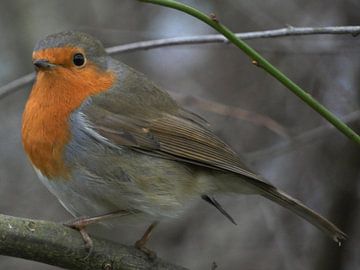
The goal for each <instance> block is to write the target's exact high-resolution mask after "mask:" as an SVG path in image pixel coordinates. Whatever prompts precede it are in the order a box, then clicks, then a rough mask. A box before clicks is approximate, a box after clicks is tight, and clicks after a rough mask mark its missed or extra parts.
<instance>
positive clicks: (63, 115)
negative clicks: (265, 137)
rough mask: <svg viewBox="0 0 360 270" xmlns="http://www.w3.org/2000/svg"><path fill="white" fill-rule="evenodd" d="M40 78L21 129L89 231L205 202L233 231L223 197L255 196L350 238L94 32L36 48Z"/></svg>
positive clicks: (74, 224)
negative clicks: (249, 161)
mask: <svg viewBox="0 0 360 270" xmlns="http://www.w3.org/2000/svg"><path fill="white" fill-rule="evenodd" d="M32 63H33V65H34V66H35V70H36V79H35V82H34V84H33V86H32V90H31V93H30V96H29V98H28V100H27V102H26V105H25V109H24V112H23V120H22V131H21V132H22V143H23V146H24V150H25V153H26V155H27V156H28V158H29V160H30V162H31V164H32V166H33V167H34V170H35V172H36V173H37V175H38V177H39V178H40V180H41V181H42V183H43V184H44V185H45V186H46V187H47V188H48V189H49V191H50V192H51V193H53V194H54V195H55V196H56V197H57V199H58V200H59V201H60V203H61V204H62V206H63V207H64V208H65V209H66V210H67V211H68V212H70V213H71V214H72V215H73V217H74V219H73V220H72V221H70V222H67V223H65V225H67V226H69V227H71V228H74V229H77V230H78V231H79V232H80V233H81V235H82V237H83V239H84V241H85V245H86V247H87V248H88V249H91V248H92V240H91V237H90V236H89V235H88V234H87V232H86V227H87V226H88V225H90V224H93V223H98V222H104V221H106V219H108V218H115V217H116V218H119V219H122V218H123V219H124V220H125V219H129V220H131V222H135V223H136V222H138V220H141V219H143V220H145V221H148V222H149V223H150V222H151V225H150V226H149V227H148V229H147V230H146V232H145V233H144V235H143V236H142V237H141V238H140V239H139V240H138V241H136V242H135V246H136V247H137V248H139V249H140V250H142V251H144V252H146V253H147V254H150V253H151V250H150V249H148V248H147V247H146V244H147V242H148V240H149V239H150V236H151V233H152V231H153V229H154V228H155V227H156V225H157V224H158V222H161V221H162V220H164V219H167V218H176V217H178V216H180V215H181V214H182V213H183V212H184V211H185V210H186V209H188V208H187V205H188V203H189V201H193V200H196V199H203V200H205V201H206V202H208V203H209V204H211V205H212V206H214V207H215V208H217V209H218V210H219V211H220V212H221V213H222V214H223V215H224V216H225V217H227V218H228V219H229V220H230V221H231V222H233V223H235V221H234V219H233V218H232V217H231V216H230V214H228V213H227V212H226V210H225V209H224V208H223V207H222V206H221V204H220V203H219V202H218V201H217V200H216V199H215V196H217V195H218V194H232V195H234V196H235V195H241V194H255V195H260V196H262V197H265V198H267V199H269V200H270V201H273V202H275V203H277V204H279V205H281V206H282V207H285V208H287V209H289V210H290V211H292V212H293V213H295V214H296V215H298V216H299V217H301V218H303V219H305V220H306V221H308V222H309V223H311V224H312V225H314V226H316V227H317V228H318V229H320V230H321V231H322V232H324V233H325V234H327V235H328V236H330V237H331V238H332V239H333V240H334V241H336V242H338V243H339V244H341V242H342V241H343V240H345V239H346V237H347V236H346V234H345V233H344V232H342V231H341V230H340V229H339V228H338V227H337V226H336V225H334V224H333V223H331V222H330V221H328V220H327V219H326V218H324V217H323V216H321V215H320V214H318V213H316V212H315V211H314V210H312V209H310V208H309V207H307V206H305V205H304V204H303V203H301V202H300V201H298V200H296V199H294V198H292V197H291V196H290V195H288V194H286V193H285V192H283V191H281V190H280V189H278V188H277V187H275V186H274V185H272V184H271V183H270V182H268V181H267V180H266V179H264V177H262V176H261V175H259V174H257V173H255V172H254V171H252V170H251V169H249V168H248V167H247V166H246V165H245V164H244V162H243V161H242V160H241V158H240V157H239V155H238V154H237V153H236V152H235V151H234V150H232V149H231V148H230V146H228V145H227V144H226V143H225V142H223V140H221V139H220V138H219V137H218V136H216V135H215V134H214V132H213V131H212V129H211V127H210V125H209V123H208V122H207V121H206V120H205V119H204V118H202V117H201V116H199V115H197V114H195V113H192V112H191V111H189V110H186V109H184V108H183V107H181V106H180V105H178V104H177V103H176V102H175V101H174V100H173V99H172V98H171V97H170V95H169V94H168V93H167V92H166V91H164V90H162V89H161V88H160V87H159V86H157V85H156V84H155V83H154V82H152V81H151V80H149V79H148V78H147V77H146V76H145V75H143V74H142V73H140V72H138V71H136V70H134V69H133V68H131V67H129V66H127V65H126V64H124V63H122V62H121V61H119V60H117V59H115V58H112V57H111V56H110V55H108V54H107V53H106V50H105V49H104V47H103V45H102V43H101V42H100V41H99V40H97V39H96V38H94V37H92V36H91V35H89V34H87V33H82V32H78V31H64V32H60V33H55V34H51V35H48V36H47V37H45V38H43V39H41V40H40V41H38V42H37V44H36V45H35V48H34V51H33V54H32Z"/></svg>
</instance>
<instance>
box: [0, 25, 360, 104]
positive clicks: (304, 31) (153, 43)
mask: <svg viewBox="0 0 360 270" xmlns="http://www.w3.org/2000/svg"><path fill="white" fill-rule="evenodd" d="M324 34H326V35H333V34H348V35H349V34H350V35H353V36H357V35H359V34H360V26H328V27H292V26H290V27H286V28H281V29H275V30H267V31H255V32H245V33H237V34H236V36H237V37H239V38H241V39H244V40H245V39H257V38H275V37H285V36H298V35H324ZM204 43H228V40H227V39H226V38H225V37H224V36H223V35H200V36H187V37H175V38H165V39H156V40H148V41H140V42H134V43H129V44H124V45H118V46H113V47H109V48H107V49H106V51H107V52H108V53H109V54H119V53H125V52H134V51H139V50H149V49H155V48H160V47H169V46H179V45H189V44H204ZM34 77H35V75H34V73H30V74H27V75H25V76H23V77H20V78H19V79H16V80H14V81H12V82H10V83H8V84H6V85H4V86H2V87H0V99H2V98H4V97H5V96H6V95H8V94H10V93H11V92H12V91H13V90H15V89H17V88H20V87H21V86H25V85H27V84H29V83H31V82H32V81H33V79H34Z"/></svg>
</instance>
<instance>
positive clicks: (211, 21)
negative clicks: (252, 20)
mask: <svg viewBox="0 0 360 270" xmlns="http://www.w3.org/2000/svg"><path fill="white" fill-rule="evenodd" d="M139 1H140V2H146V3H152V4H156V5H161V6H165V7H169V8H173V9H177V10H180V11H182V12H185V13H187V14H189V15H191V16H193V17H196V18H198V19H199V20H201V21H203V22H204V23H206V24H208V25H209V26H211V27H212V28H214V29H215V30H216V31H218V32H219V33H221V34H223V35H224V36H225V37H226V38H227V39H228V40H229V41H230V42H231V43H233V44H234V45H235V46H237V47H238V48H240V49H241V50H242V51H243V52H244V53H246V54H247V55H248V56H249V57H250V58H251V60H252V63H253V64H255V65H256V66H258V67H261V68H263V69H264V70H265V71H266V72H267V73H269V74H270V75H271V76H273V77H275V78H276V79H277V80H278V81H279V82H281V83H282V84H283V85H284V86H285V87H287V88H288V89H289V90H291V91H292V92H293V93H294V94H295V95H297V96H298V97H299V98H300V99H302V100H303V101H304V102H305V103H306V104H308V105H309V106H310V107H311V108H313V109H314V110H315V111H317V112H318V113H319V114H320V115H322V116H323V117H324V118H325V119H326V120H327V121H328V122H330V123H331V124H332V125H334V126H335V127H336V128H337V129H338V130H339V131H341V132H342V133H343V134H345V135H346V136H347V137H348V138H350V139H351V140H353V141H354V142H356V143H357V144H358V145H360V136H359V135H358V134H357V133H356V132H355V131H353V130H352V129H351V128H350V127H349V126H347V125H346V124H345V123H344V122H343V121H341V120H340V119H339V118H338V117H337V116H335V115H334V114H333V113H332V112H330V111H329V110H328V109H326V108H325V107H324V106H323V105H322V104H320V103H319V102H318V101H317V100H316V99H314V98H313V97H312V96H311V95H310V94H309V93H307V92H306V91H304V90H303V89H302V88H301V87H300V86H298V85H297V84H296V83H295V82H293V81H292V80H291V79H289V78H288V77H287V76H286V75H285V74H284V73H282V72H281V71H280V70H279V69H277V68H276V67H274V66H273V65H272V64H270V62H268V61H267V60H266V59H265V58H263V57H262V56H261V55H260V54H259V53H258V52H256V51H255V50H254V49H252V48H251V47H250V46H249V45H247V44H246V43H245V42H244V41H242V40H241V39H239V38H238V37H236V35H235V34H234V33H233V32H231V31H230V30H229V29H228V28H227V27H225V26H224V25H223V24H221V23H220V21H219V18H217V17H216V15H214V14H210V15H207V14H204V13H202V12H200V11H199V10H197V9H195V8H193V7H190V6H188V5H185V4H182V3H179V2H177V1H173V0H139Z"/></svg>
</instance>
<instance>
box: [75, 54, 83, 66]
mask: <svg viewBox="0 0 360 270" xmlns="http://www.w3.org/2000/svg"><path fill="white" fill-rule="evenodd" d="M73 63H74V65H75V66H77V67H82V66H83V65H84V64H85V56H84V55H83V54H82V53H76V54H74V56H73Z"/></svg>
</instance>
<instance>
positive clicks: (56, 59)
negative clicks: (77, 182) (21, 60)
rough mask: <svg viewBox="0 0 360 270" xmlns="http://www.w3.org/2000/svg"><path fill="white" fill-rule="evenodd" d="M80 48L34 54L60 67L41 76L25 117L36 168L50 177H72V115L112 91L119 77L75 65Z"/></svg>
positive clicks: (28, 147) (24, 131)
mask: <svg viewBox="0 0 360 270" xmlns="http://www.w3.org/2000/svg"><path fill="white" fill-rule="evenodd" d="M79 52H81V53H83V51H82V50H81V49H79V48H72V47H67V48H49V49H45V50H41V51H37V52H34V53H33V59H34V60H37V59H46V60H48V61H49V62H50V63H52V64H56V65H57V66H56V67H54V68H51V69H49V70H41V71H39V72H38V73H37V76H36V82H35V83H34V85H33V88H32V91H31V94H30V97H29V99H28V101H27V104H26V107H25V111H24V114H23V124H22V141H23V144H24V148H25V151H26V153H27V154H28V156H29V158H30V160H31V162H32V163H33V165H34V166H35V167H36V168H37V169H39V170H40V171H41V172H42V174H44V175H45V176H47V177H48V178H55V177H59V178H69V176H70V169H71V168H68V167H67V165H66V163H65V162H64V147H65V146H66V144H67V143H68V142H69V140H70V138H71V134H70V129H69V117H70V114H71V113H72V112H73V111H75V110H76V109H78V108H79V106H80V105H81V104H82V102H83V101H84V100H85V99H86V98H87V97H89V96H91V95H95V94H98V93H101V92H104V91H106V90H108V89H109V88H111V87H112V86H113V85H114V83H115V81H116V76H115V74H114V73H113V72H111V71H103V70H100V69H99V68H98V67H97V66H96V65H95V64H94V63H92V62H90V61H87V63H85V65H84V66H83V67H81V68H79V67H76V66H75V65H74V64H73V63H72V58H73V55H74V54H76V53H79Z"/></svg>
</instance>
